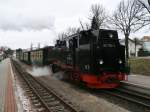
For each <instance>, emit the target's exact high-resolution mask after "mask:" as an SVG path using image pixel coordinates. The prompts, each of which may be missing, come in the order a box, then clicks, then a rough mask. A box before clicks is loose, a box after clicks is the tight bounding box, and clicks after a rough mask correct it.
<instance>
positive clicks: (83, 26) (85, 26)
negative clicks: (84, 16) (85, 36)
mask: <svg viewBox="0 0 150 112" xmlns="http://www.w3.org/2000/svg"><path fill="white" fill-rule="evenodd" d="M79 22H80V25H81V29H82V30H89V29H90V28H91V25H90V24H89V23H87V22H84V23H83V22H82V21H81V20H79Z"/></svg>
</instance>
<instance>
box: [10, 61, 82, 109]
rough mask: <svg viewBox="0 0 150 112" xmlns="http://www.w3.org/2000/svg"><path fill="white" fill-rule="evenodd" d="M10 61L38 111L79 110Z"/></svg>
mask: <svg viewBox="0 0 150 112" xmlns="http://www.w3.org/2000/svg"><path fill="white" fill-rule="evenodd" d="M12 62H13V65H14V67H15V69H16V70H17V72H18V73H19V76H20V77H21V78H22V79H23V81H24V82H23V83H24V85H25V86H24V87H25V91H26V93H27V94H28V95H29V97H30V99H31V101H32V103H33V105H34V106H35V107H36V108H37V110H38V111H39V112H79V110H77V109H75V108H74V107H73V106H72V105H70V104H68V103H66V101H64V100H63V99H62V98H61V97H59V96H58V95H57V94H56V93H54V92H53V91H52V90H50V89H49V88H47V87H46V86H45V85H43V84H42V83H41V82H39V81H38V80H36V79H35V78H34V77H33V76H32V75H30V74H29V73H27V72H25V71H23V69H22V68H21V66H20V65H19V64H18V63H17V62H16V61H14V60H12ZM80 112H81V111H80Z"/></svg>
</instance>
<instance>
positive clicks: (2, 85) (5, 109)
mask: <svg viewBox="0 0 150 112" xmlns="http://www.w3.org/2000/svg"><path fill="white" fill-rule="evenodd" d="M0 112H17V105H16V100H15V92H14V87H13V72H12V67H11V63H10V59H5V60H3V61H1V62H0Z"/></svg>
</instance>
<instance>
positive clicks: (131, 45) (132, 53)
mask: <svg viewBox="0 0 150 112" xmlns="http://www.w3.org/2000/svg"><path fill="white" fill-rule="evenodd" d="M120 44H121V45H125V40H121V41H120ZM128 46H129V57H133V56H136V57H137V56H138V51H139V49H140V48H141V47H142V45H141V44H137V45H136V51H135V43H134V41H132V40H129V44H128Z"/></svg>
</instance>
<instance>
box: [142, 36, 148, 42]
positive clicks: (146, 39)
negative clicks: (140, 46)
mask: <svg viewBox="0 0 150 112" xmlns="http://www.w3.org/2000/svg"><path fill="white" fill-rule="evenodd" d="M141 40H142V41H150V36H144V37H143V38H142V39H141Z"/></svg>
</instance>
